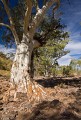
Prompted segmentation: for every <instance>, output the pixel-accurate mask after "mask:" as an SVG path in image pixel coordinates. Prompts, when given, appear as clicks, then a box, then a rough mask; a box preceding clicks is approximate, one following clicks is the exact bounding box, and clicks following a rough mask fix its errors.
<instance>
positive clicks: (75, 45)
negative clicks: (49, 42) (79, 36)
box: [58, 41, 81, 65]
mask: <svg viewBox="0 0 81 120" xmlns="http://www.w3.org/2000/svg"><path fill="white" fill-rule="evenodd" d="M65 50H69V51H70V53H68V54H67V55H65V56H63V57H61V58H60V59H59V60H58V63H59V65H69V63H70V61H71V60H72V59H78V58H79V57H81V42H75V41H72V42H69V43H68V44H67V45H66V47H65Z"/></svg>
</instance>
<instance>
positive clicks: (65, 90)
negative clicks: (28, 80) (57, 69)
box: [0, 76, 81, 120]
mask: <svg viewBox="0 0 81 120" xmlns="http://www.w3.org/2000/svg"><path fill="white" fill-rule="evenodd" d="M36 82H37V83H38V84H40V85H42V86H43V87H44V89H45V90H46V91H47V93H49V95H48V98H46V99H45V100H42V101H41V102H40V103H39V104H34V105H32V103H31V104H28V102H27V97H26V94H21V93H19V94H18V96H17V97H18V101H16V102H14V101H13V100H12V98H10V99H9V102H8V103H4V101H3V99H4V97H5V95H7V91H8V89H9V80H8V79H6V78H5V77H2V76H1V77H0V120H81V77H75V78H62V77H57V78H40V79H37V80H36ZM28 108H30V110H29V111H28Z"/></svg>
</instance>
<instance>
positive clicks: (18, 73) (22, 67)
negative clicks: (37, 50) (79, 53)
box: [10, 36, 45, 101]
mask: <svg viewBox="0 0 81 120" xmlns="http://www.w3.org/2000/svg"><path fill="white" fill-rule="evenodd" d="M25 40H26V41H25ZM32 51H33V43H32V41H31V40H30V39H28V38H27V37H26V36H25V38H23V40H22V42H21V44H19V45H18V46H17V50H16V54H15V58H14V62H13V65H12V69H11V81H10V82H11V84H12V86H14V88H15V94H14V99H16V93H18V92H22V93H27V97H28V100H30V101H31V99H32V100H33V99H36V98H37V99H36V100H38V101H39V100H40V99H41V98H42V96H43V97H44V96H45V95H44V94H45V92H44V90H43V87H41V86H40V85H38V84H37V83H36V82H34V81H33V79H32V74H31V73H32V72H31V66H32V65H31V58H32ZM11 89H12V88H11Z"/></svg>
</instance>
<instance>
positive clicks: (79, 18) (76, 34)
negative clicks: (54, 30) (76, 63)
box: [58, 0, 81, 65]
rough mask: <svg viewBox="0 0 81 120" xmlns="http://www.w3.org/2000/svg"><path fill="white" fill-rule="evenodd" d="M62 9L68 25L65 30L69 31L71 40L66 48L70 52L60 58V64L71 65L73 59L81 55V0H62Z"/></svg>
mask: <svg viewBox="0 0 81 120" xmlns="http://www.w3.org/2000/svg"><path fill="white" fill-rule="evenodd" d="M62 1H64V2H62V3H61V6H60V11H63V15H62V16H61V19H62V22H63V23H64V24H66V25H67V28H66V29H65V31H68V32H69V36H70V41H69V43H68V44H67V45H66V47H65V50H69V51H70V52H69V53H68V54H67V55H65V56H63V57H62V58H60V59H59V60H58V62H59V64H60V65H69V63H70V61H71V60H72V59H78V58H80V57H81V0H69V2H70V4H68V1H67V0H62Z"/></svg>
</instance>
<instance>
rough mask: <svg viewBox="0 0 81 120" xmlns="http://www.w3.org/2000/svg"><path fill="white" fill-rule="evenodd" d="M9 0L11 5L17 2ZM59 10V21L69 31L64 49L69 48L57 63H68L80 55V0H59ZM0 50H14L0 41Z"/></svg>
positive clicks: (7, 51)
mask: <svg viewBox="0 0 81 120" xmlns="http://www.w3.org/2000/svg"><path fill="white" fill-rule="evenodd" d="M11 1H12V2H13V4H12V5H14V4H16V2H17V1H16V0H11ZM68 1H69V2H68ZM59 12H63V14H62V15H61V16H60V18H61V22H62V23H63V24H65V25H67V27H66V28H65V31H68V32H69V36H70V38H69V39H70V41H69V43H68V44H67V45H66V47H65V50H69V51H70V52H69V53H68V54H67V55H65V56H63V57H62V58H60V59H59V60H58V63H59V64H60V65H69V63H70V61H71V60H72V59H78V58H80V57H81V0H61V5H60V8H59V10H58V13H59ZM0 37H1V34H0ZM0 39H1V38H0ZM0 51H2V52H4V53H9V52H15V49H14V48H9V49H6V48H5V47H4V45H3V44H2V43H1V41H0Z"/></svg>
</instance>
